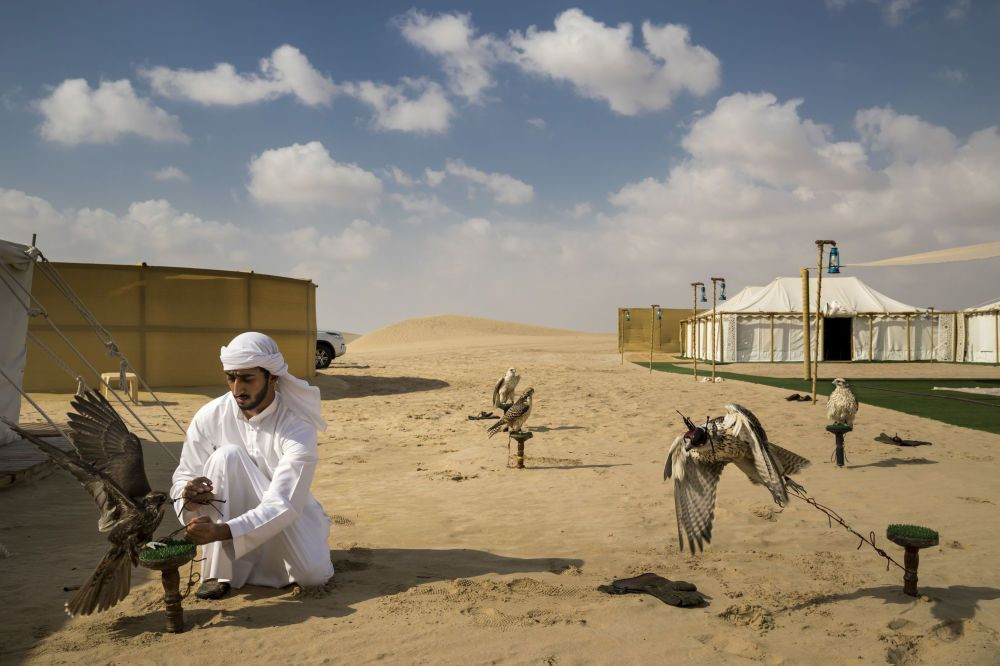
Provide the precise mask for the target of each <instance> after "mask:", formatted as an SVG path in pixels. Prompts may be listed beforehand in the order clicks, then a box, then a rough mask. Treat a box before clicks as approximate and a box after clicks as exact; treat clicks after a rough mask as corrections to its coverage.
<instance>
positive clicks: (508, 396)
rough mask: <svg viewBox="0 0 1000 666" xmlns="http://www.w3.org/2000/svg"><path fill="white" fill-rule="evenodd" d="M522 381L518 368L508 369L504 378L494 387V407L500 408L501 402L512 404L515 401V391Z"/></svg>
mask: <svg viewBox="0 0 1000 666" xmlns="http://www.w3.org/2000/svg"><path fill="white" fill-rule="evenodd" d="M519 381H521V375H519V374H517V368H507V372H506V373H505V374H504V376H503V377H501V378H500V379H498V380H497V384H496V386H494V387H493V406H494V407H499V406H500V403H501V402H512V401H513V399H514V389H515V388H516V387H517V383H518V382H519Z"/></svg>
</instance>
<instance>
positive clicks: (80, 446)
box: [68, 391, 150, 497]
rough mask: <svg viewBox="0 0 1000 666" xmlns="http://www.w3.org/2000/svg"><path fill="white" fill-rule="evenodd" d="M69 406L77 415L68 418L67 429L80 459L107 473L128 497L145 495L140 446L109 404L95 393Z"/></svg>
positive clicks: (146, 483)
mask: <svg viewBox="0 0 1000 666" xmlns="http://www.w3.org/2000/svg"><path fill="white" fill-rule="evenodd" d="M72 404H73V407H74V408H76V410H77V412H78V413H76V414H74V413H72V412H71V413H69V414H68V416H69V427H70V429H71V430H72V431H73V445H74V446H75V447H76V450H77V451H78V452H79V454H80V457H81V458H82V459H83V460H85V461H87V462H89V463H91V464H92V465H93V466H94V467H96V468H98V469H101V470H103V471H104V472H106V473H107V475H108V476H109V477H111V478H112V479H113V480H114V481H115V483H116V484H118V486H119V487H120V488H121V489H122V490H123V491H124V492H125V494H126V495H128V496H129V497H142V496H144V495H145V494H146V493H148V492H149V491H150V487H149V480H148V479H147V478H146V469H145V466H144V465H143V460H142V443H141V442H140V441H139V438H138V437H136V436H135V435H133V434H132V433H131V432H129V431H128V428H127V427H126V426H125V422H124V421H122V419H121V417H120V416H118V413H117V412H116V411H115V410H114V408H113V407H112V406H111V404H110V403H109V402H108V401H107V400H106V399H105V398H104V396H102V395H101V394H100V393H99V392H97V391H87V392H86V393H84V394H83V395H81V396H79V397H77V398H76V399H74V400H73V403H72Z"/></svg>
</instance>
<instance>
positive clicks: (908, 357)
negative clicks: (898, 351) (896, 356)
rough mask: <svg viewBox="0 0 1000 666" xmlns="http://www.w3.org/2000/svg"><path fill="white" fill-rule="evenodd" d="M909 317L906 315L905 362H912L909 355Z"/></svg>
mask: <svg viewBox="0 0 1000 666" xmlns="http://www.w3.org/2000/svg"><path fill="white" fill-rule="evenodd" d="M910 347H911V345H910V315H906V361H907V362H909V361H912V360H913V359H912V357H911V354H910Z"/></svg>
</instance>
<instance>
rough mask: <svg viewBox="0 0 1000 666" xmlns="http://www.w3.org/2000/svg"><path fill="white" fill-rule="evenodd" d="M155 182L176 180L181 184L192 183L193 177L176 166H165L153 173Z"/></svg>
mask: <svg viewBox="0 0 1000 666" xmlns="http://www.w3.org/2000/svg"><path fill="white" fill-rule="evenodd" d="M153 180H160V181H165V180H174V181H177V182H179V183H190V182H191V177H190V176H188V175H187V174H186V173H184V172H183V171H181V170H180V169H178V168H177V167H175V166H165V167H163V168H162V169H159V170H157V171H156V172H155V173H153Z"/></svg>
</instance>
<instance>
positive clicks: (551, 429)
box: [528, 426, 587, 432]
mask: <svg viewBox="0 0 1000 666" xmlns="http://www.w3.org/2000/svg"><path fill="white" fill-rule="evenodd" d="M586 429H587V428H586V426H552V427H549V426H531V427H530V428H528V430H530V431H531V432H555V431H557V430H586Z"/></svg>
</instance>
